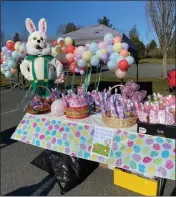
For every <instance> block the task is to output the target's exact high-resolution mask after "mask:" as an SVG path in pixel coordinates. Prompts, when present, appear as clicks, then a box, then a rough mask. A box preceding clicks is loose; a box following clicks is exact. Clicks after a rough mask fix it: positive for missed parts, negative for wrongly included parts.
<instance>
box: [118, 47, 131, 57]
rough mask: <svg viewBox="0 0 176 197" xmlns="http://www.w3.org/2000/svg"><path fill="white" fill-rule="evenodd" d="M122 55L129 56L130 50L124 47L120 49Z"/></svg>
mask: <svg viewBox="0 0 176 197" xmlns="http://www.w3.org/2000/svg"><path fill="white" fill-rule="evenodd" d="M120 55H121V56H122V57H127V56H128V55H129V54H128V51H127V50H126V49H123V50H121V51H120Z"/></svg>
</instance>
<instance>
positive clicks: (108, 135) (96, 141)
mask: <svg viewBox="0 0 176 197" xmlns="http://www.w3.org/2000/svg"><path fill="white" fill-rule="evenodd" d="M113 138H114V131H113V130H112V129H107V128H103V127H97V126H96V127H95V130H94V138H93V146H92V153H94V154H96V155H100V156H103V157H106V158H108V157H109V154H110V152H111V147H112V142H113Z"/></svg>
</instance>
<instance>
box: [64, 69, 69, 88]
mask: <svg viewBox="0 0 176 197" xmlns="http://www.w3.org/2000/svg"><path fill="white" fill-rule="evenodd" d="M68 76H69V72H66V76H65V83H64V84H65V85H64V86H65V87H64V92H66V89H67V85H68V83H67V82H68Z"/></svg>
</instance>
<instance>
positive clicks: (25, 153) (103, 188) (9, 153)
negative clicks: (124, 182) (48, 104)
mask: <svg viewBox="0 0 176 197" xmlns="http://www.w3.org/2000/svg"><path fill="white" fill-rule="evenodd" d="M24 95H25V92H24V91H13V92H11V91H10V90H9V89H1V195H6V194H8V193H10V192H13V191H14V190H18V192H19V193H18V195H19V194H20V195H30V194H31V193H32V192H34V191H35V190H36V189H37V188H39V187H40V186H41V183H40V182H41V181H42V180H43V179H44V178H45V177H46V176H47V175H48V174H47V173H45V172H44V171H42V170H40V169H37V168H36V167H34V166H32V165H31V164H30V162H31V161H32V160H33V159H34V158H35V157H36V156H37V155H38V154H39V153H41V152H42V151H43V150H44V149H41V148H37V147H34V146H31V145H27V144H24V143H21V142H16V141H12V140H10V137H11V135H12V133H13V132H14V131H15V128H16V126H17V125H18V123H19V121H20V120H21V118H22V117H23V112H22V110H21V109H19V108H17V105H18V104H19V102H20V101H21V100H22V98H23V97H24ZM174 186H175V182H174V181H167V183H166V188H165V192H164V195H170V194H171V192H172V190H173V189H174ZM19 189H20V190H19ZM48 195H53V196H55V195H57V196H58V195H60V192H59V186H58V185H57V183H56V184H55V185H54V186H53V188H51V189H50V191H48ZM66 195H69V196H106V195H108V196H133V195H138V194H136V193H134V192H131V191H129V190H126V189H123V188H120V187H117V186H115V185H114V184H113V171H112V170H109V169H106V168H102V167H99V168H98V169H96V170H95V171H94V172H93V173H92V174H91V175H90V176H89V177H88V178H87V179H86V180H85V181H84V182H83V183H82V184H81V185H79V186H77V187H76V188H74V189H73V190H71V191H69V192H68V193H66Z"/></svg>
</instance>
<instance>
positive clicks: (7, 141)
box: [0, 126, 17, 149]
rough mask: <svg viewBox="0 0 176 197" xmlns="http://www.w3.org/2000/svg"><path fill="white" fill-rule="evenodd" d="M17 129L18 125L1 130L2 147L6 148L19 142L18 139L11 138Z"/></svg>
mask: <svg viewBox="0 0 176 197" xmlns="http://www.w3.org/2000/svg"><path fill="white" fill-rule="evenodd" d="M15 129H16V126H15V127H12V128H10V129H7V130H4V131H2V132H0V142H1V146H0V149H2V148H5V147H7V146H9V145H11V144H13V143H15V142H17V141H16V140H12V139H11V136H12V134H13V133H14V132H15Z"/></svg>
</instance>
